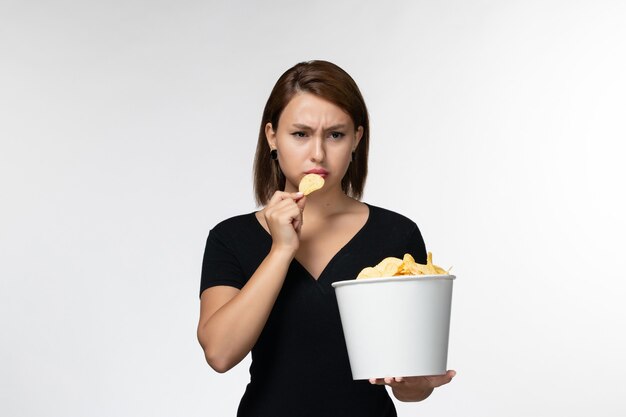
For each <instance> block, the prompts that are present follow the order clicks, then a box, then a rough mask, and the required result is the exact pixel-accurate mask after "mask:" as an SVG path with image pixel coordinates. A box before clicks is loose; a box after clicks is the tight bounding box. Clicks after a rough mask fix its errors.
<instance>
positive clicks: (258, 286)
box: [198, 250, 292, 372]
mask: <svg viewBox="0 0 626 417" xmlns="http://www.w3.org/2000/svg"><path fill="white" fill-rule="evenodd" d="M291 259H292V256H291V254H290V253H289V252H285V251H282V252H281V251H280V250H276V251H270V253H269V254H268V256H267V257H266V258H265V260H264V261H263V262H262V263H261V265H259V267H258V269H257V270H256V272H255V273H254V275H252V277H251V278H250V280H249V281H248V283H246V285H244V287H243V288H242V289H241V290H238V289H237V288H234V287H228V286H216V287H212V288H208V289H206V290H205V291H204V292H203V293H202V296H201V303H200V321H199V323H198V341H199V342H200V345H201V346H202V349H203V350H204V356H205V357H206V360H207V362H208V363H209V365H210V366H211V368H213V369H215V370H216V371H217V372H226V371H228V370H229V369H231V368H232V367H234V366H235V365H237V364H238V363H239V362H241V360H242V359H243V358H244V357H245V356H246V355H247V354H248V352H250V350H251V349H252V347H253V346H254V344H255V343H256V341H257V339H258V338H259V335H260V334H261V331H262V330H263V327H264V326H265V323H266V322H267V318H268V317H269V314H270V312H271V311H272V307H273V306H274V302H275V301H276V297H278V293H279V292H280V289H281V287H282V284H283V281H284V279H285V275H286V274H287V268H288V267H289V263H290V262H291Z"/></svg>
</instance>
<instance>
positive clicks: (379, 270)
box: [356, 252, 449, 279]
mask: <svg viewBox="0 0 626 417" xmlns="http://www.w3.org/2000/svg"><path fill="white" fill-rule="evenodd" d="M448 272H449V270H448V271H446V270H445V269H443V268H441V267H440V266H437V265H434V264H433V254H432V253H431V252H428V258H427V260H426V265H424V264H418V263H417V262H415V259H414V258H413V257H412V256H411V255H409V254H408V253H407V254H405V255H404V258H402V259H399V258H394V257H389V258H385V259H383V260H382V261H381V262H380V263H379V264H378V265H376V266H374V267H367V268H364V269H363V270H362V271H361V272H360V273H359V275H358V276H357V277H356V279H363V278H382V277H396V276H400V275H448Z"/></svg>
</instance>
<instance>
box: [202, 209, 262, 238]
mask: <svg viewBox="0 0 626 417" xmlns="http://www.w3.org/2000/svg"><path fill="white" fill-rule="evenodd" d="M254 221H256V219H255V216H254V213H246V214H239V215H237V216H233V217H230V218H228V219H225V220H222V221H220V222H219V223H217V224H216V225H215V226H213V228H212V229H211V231H210V234H211V235H217V236H219V237H221V238H223V239H229V238H239V237H240V236H242V235H246V234H247V235H249V234H250V230H251V229H252V228H253V227H254Z"/></svg>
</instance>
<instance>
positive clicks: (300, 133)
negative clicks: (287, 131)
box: [292, 132, 306, 138]
mask: <svg viewBox="0 0 626 417" xmlns="http://www.w3.org/2000/svg"><path fill="white" fill-rule="evenodd" d="M292 135H294V136H295V137H297V138H303V137H305V136H306V133H304V132H294V133H292Z"/></svg>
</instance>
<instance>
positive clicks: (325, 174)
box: [306, 168, 328, 178]
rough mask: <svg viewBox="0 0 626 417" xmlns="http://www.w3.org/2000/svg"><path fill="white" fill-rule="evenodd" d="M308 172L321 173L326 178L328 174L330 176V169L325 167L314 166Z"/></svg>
mask: <svg viewBox="0 0 626 417" xmlns="http://www.w3.org/2000/svg"><path fill="white" fill-rule="evenodd" d="M306 173H307V174H317V175H319V176H321V177H323V178H326V176H328V171H326V170H325V169H323V168H313V169H310V170H308V171H307V172H306Z"/></svg>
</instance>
